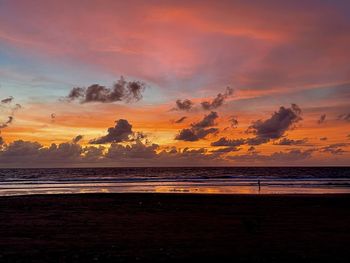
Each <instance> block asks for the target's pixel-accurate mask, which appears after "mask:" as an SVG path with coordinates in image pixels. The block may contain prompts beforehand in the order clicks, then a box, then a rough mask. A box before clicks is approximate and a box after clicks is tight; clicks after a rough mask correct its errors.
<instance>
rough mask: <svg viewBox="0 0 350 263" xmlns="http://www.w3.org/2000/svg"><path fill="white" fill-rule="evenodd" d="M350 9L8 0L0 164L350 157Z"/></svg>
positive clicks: (339, 161)
mask: <svg viewBox="0 0 350 263" xmlns="http://www.w3.org/2000/svg"><path fill="white" fill-rule="evenodd" d="M349 14H350V1H347V0H332V1H328V0H308V1H301V0H295V1H288V2H286V1H277V0H276V1H272V0H264V1H261V0H252V1H243V0H242V1H234V0H231V1H206V0H203V1H191V0H186V1H151V0H150V1H133V0H129V1H112V0H110V1H107V0H102V1H97V0H95V1H75V0H61V1H54V0H33V1H25V0H0V100H1V102H0V132H1V134H0V136H1V137H0V166H1V167H20V166H50V167H57V166H182V165H184V166H192V165H193V166H196V165H209V166H215V165H228V166H231V165H233V166H235V165H236V166H245V165H257V166H258V165H291V166H293V165H313V166H318V165H350V153H349V151H350V15H349Z"/></svg>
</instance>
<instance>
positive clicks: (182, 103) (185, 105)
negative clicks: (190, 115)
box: [175, 99, 194, 111]
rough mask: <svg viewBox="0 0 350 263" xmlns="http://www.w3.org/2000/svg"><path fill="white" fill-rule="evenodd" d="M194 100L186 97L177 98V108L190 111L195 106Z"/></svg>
mask: <svg viewBox="0 0 350 263" xmlns="http://www.w3.org/2000/svg"><path fill="white" fill-rule="evenodd" d="M193 104H194V103H193V102H192V101H191V100H188V99H185V100H176V108H175V110H183V111H189V110H190V109H192V107H193Z"/></svg>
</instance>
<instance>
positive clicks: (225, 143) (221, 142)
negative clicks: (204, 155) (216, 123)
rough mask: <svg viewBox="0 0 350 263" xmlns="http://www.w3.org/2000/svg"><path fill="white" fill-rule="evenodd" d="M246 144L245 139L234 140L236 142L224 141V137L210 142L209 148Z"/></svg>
mask: <svg viewBox="0 0 350 263" xmlns="http://www.w3.org/2000/svg"><path fill="white" fill-rule="evenodd" d="M245 143H246V140H245V139H236V140H230V139H226V138H225V137H222V138H220V139H219V140H218V141H216V142H212V143H211V144H210V145H211V146H233V147H236V146H241V145H243V144H245Z"/></svg>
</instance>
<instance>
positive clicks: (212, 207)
mask: <svg viewBox="0 0 350 263" xmlns="http://www.w3.org/2000/svg"><path fill="white" fill-rule="evenodd" d="M0 208H1V209H0V262H33V261H35V262H124V261H137V260H138V261H148V260H152V262H155V261H167V262H169V261H181V260H190V259H191V260H195V259H196V260H203V259H206V260H211V261H216V262H218V260H223V261H224V260H225V261H227V260H226V259H229V260H230V261H236V262H237V261H238V262H350V195H324V196H321V195H309V196H307V195H296V196H281V195H275V196H272V195H270V196H263V195H261V196H254V195H251V196H249V195H244V196H242V195H241V196H240V195H179V194H174V195H171V194H85V195H47V196H27V197H1V198H0Z"/></svg>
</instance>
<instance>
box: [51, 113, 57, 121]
mask: <svg viewBox="0 0 350 263" xmlns="http://www.w3.org/2000/svg"><path fill="white" fill-rule="evenodd" d="M50 118H51V122H55V120H56V113H51V115H50Z"/></svg>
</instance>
